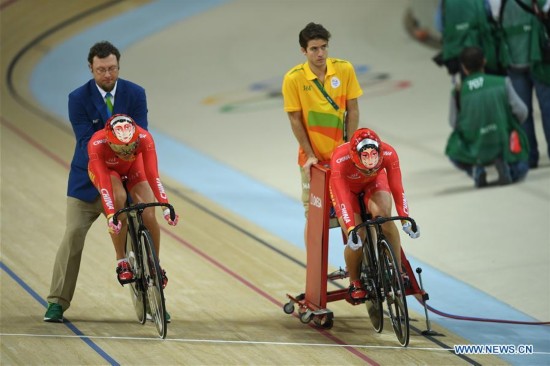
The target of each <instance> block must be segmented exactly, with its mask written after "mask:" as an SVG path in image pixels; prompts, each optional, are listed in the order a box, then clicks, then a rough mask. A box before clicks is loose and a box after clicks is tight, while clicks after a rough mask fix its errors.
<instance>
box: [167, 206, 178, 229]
mask: <svg viewBox="0 0 550 366" xmlns="http://www.w3.org/2000/svg"><path fill="white" fill-rule="evenodd" d="M163 214H164V219H165V220H166V221H167V222H168V225H171V226H176V225H177V224H178V221H179V219H180V217H179V215H178V214H176V217H175V218H174V221H172V220H171V219H170V209H169V208H166V209H164V211H163Z"/></svg>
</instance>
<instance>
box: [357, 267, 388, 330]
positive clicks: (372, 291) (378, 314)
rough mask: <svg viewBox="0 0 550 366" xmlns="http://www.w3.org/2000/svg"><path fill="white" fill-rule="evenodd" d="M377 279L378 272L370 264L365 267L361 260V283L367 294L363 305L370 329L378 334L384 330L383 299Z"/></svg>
mask: <svg viewBox="0 0 550 366" xmlns="http://www.w3.org/2000/svg"><path fill="white" fill-rule="evenodd" d="M377 278H378V271H377V270H376V268H375V267H374V266H373V265H372V264H371V265H370V266H367V265H366V264H365V261H364V260H363V262H362V263H361V282H362V283H363V287H364V288H365V289H367V291H368V294H369V296H368V299H367V301H366V302H365V305H366V307H367V313H368V314H369V318H370V322H371V323H372V327H373V328H374V330H375V331H376V332H377V333H380V332H382V329H384V309H383V307H382V301H383V299H382V296H381V294H380V285H379V284H378V282H379V281H378V280H377Z"/></svg>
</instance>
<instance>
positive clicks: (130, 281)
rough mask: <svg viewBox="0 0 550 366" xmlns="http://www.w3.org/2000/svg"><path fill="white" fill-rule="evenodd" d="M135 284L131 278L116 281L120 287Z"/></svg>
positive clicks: (134, 280)
mask: <svg viewBox="0 0 550 366" xmlns="http://www.w3.org/2000/svg"><path fill="white" fill-rule="evenodd" d="M134 282H136V279H135V278H132V279H131V280H125V281H121V280H120V279H118V283H120V286H122V287H124V285H127V284H129V283H134Z"/></svg>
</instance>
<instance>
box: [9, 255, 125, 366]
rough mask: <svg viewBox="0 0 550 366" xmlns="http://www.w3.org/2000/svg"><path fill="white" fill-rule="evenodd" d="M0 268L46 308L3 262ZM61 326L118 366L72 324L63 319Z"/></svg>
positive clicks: (42, 301)
mask: <svg viewBox="0 0 550 366" xmlns="http://www.w3.org/2000/svg"><path fill="white" fill-rule="evenodd" d="M0 268H2V270H3V271H4V272H6V273H7V274H8V275H9V276H10V277H11V278H12V279H13V280H14V281H15V282H17V284H18V285H19V286H21V287H22V288H23V289H24V290H25V291H26V292H27V293H28V294H29V295H31V296H32V297H33V298H34V299H35V300H36V301H38V302H39V303H40V304H41V305H42V306H43V307H44V308H47V307H48V303H47V301H46V300H44V299H43V298H42V296H40V295H39V294H38V293H36V291H34V290H33V289H32V288H31V287H30V286H29V285H27V284H26V283H25V281H23V280H22V279H21V277H19V276H18V275H17V274H15V272H13V271H12V270H11V269H10V268H9V267H8V266H7V265H6V264H4V262H2V261H0ZM63 324H64V325H65V326H66V327H67V328H69V329H70V330H71V331H72V332H73V333H74V334H76V335H77V336H79V337H80V339H81V340H82V341H83V342H84V343H86V344H87V345H88V346H89V347H90V348H91V349H93V350H94V351H96V353H97V354H98V355H99V356H101V357H102V358H103V359H104V360H105V361H107V362H108V363H109V364H110V365H113V366H119V365H120V364H119V363H118V362H117V361H116V360H115V359H113V358H112V357H111V356H109V355H108V354H107V353H106V352H105V351H103V350H102V349H101V347H99V346H98V345H97V344H95V343H94V342H93V341H92V340H90V339H89V338H87V337H86V336H85V335H84V333H82V331H81V330H80V329H78V328H77V327H76V326H75V325H74V324H73V323H71V322H70V321H69V320H68V319H67V318H65V319H64V322H63Z"/></svg>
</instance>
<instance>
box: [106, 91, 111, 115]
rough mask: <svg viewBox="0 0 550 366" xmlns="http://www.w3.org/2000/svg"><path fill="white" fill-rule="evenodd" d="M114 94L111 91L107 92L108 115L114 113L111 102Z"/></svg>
mask: <svg viewBox="0 0 550 366" xmlns="http://www.w3.org/2000/svg"><path fill="white" fill-rule="evenodd" d="M112 97H113V95H112V94H111V93H107V94H105V103H106V104H107V117H109V118H110V117H111V116H112V115H113V103H112V102H111V98H112Z"/></svg>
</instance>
